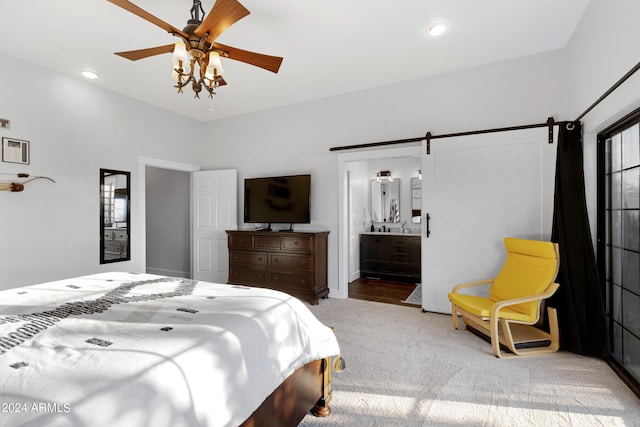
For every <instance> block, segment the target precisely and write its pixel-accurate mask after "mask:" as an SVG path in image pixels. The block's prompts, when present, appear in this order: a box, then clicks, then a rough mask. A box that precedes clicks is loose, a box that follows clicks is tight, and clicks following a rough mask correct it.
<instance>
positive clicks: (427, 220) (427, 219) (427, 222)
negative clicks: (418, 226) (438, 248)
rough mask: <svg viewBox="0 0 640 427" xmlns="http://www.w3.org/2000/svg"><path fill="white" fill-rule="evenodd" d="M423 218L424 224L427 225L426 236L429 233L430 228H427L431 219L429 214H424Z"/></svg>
mask: <svg viewBox="0 0 640 427" xmlns="http://www.w3.org/2000/svg"><path fill="white" fill-rule="evenodd" d="M424 219H425V222H426V224H425V225H426V226H427V231H426V233H427V237H429V236H430V235H431V230H430V229H429V222H430V221H431V215H429V214H426V215H425V216H424Z"/></svg>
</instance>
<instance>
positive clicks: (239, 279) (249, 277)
mask: <svg viewBox="0 0 640 427" xmlns="http://www.w3.org/2000/svg"><path fill="white" fill-rule="evenodd" d="M266 277H267V272H266V270H252V269H250V268H239V267H235V268H232V269H231V270H230V271H229V283H235V284H249V285H251V284H263V283H264V282H265V279H266Z"/></svg>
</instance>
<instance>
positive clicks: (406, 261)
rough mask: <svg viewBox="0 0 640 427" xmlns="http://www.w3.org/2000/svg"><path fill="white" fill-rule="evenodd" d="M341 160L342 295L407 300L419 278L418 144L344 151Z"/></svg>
mask: <svg viewBox="0 0 640 427" xmlns="http://www.w3.org/2000/svg"><path fill="white" fill-rule="evenodd" d="M339 164H340V168H341V176H342V177H344V180H343V183H342V185H343V196H344V197H341V198H340V201H341V203H344V205H343V206H342V208H341V210H340V212H341V219H340V223H341V229H342V230H344V232H341V233H340V235H339V237H338V238H339V240H340V246H339V247H340V248H341V249H342V248H344V251H343V252H342V251H341V252H342V254H341V255H340V256H339V263H340V280H341V286H340V288H339V289H340V293H341V295H340V297H343V298H346V297H350V298H357V299H366V300H370V301H378V302H386V303H393V304H405V303H403V302H402V301H404V300H406V299H407V297H408V296H409V295H410V294H411V293H412V292H413V291H414V290H415V289H416V285H417V284H418V283H419V282H420V246H421V243H420V240H421V237H420V236H421V231H422V225H421V224H420V222H419V221H420V216H421V215H420V205H421V201H420V189H419V185H417V182H419V181H417V180H419V179H420V165H421V158H420V146H419V145H413V146H405V147H396V148H391V149H378V150H371V151H366V152H364V151H363V152H354V153H346V154H340V155H339ZM414 306H416V307H419V304H418V305H414Z"/></svg>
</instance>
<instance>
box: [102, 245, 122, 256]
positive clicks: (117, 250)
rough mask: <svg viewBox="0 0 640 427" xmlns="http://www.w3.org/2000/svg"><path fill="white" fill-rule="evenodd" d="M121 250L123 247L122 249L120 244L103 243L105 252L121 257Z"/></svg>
mask: <svg viewBox="0 0 640 427" xmlns="http://www.w3.org/2000/svg"><path fill="white" fill-rule="evenodd" d="M122 250H123V247H122V244H120V242H104V251H105V252H109V253H113V254H118V255H122Z"/></svg>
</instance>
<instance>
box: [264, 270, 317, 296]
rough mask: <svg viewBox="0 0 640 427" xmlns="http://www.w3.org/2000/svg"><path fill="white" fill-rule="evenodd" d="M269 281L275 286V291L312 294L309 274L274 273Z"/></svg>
mask: <svg viewBox="0 0 640 427" xmlns="http://www.w3.org/2000/svg"><path fill="white" fill-rule="evenodd" d="M269 279H270V280H269V282H270V283H271V285H273V286H274V289H279V290H283V291H285V292H286V291H293V292H296V291H297V292H298V293H299V292H301V291H302V292H306V293H310V292H311V289H310V288H309V286H311V285H312V282H311V276H310V275H309V274H295V273H279V272H273V271H272V272H271V273H270V277H269Z"/></svg>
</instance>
